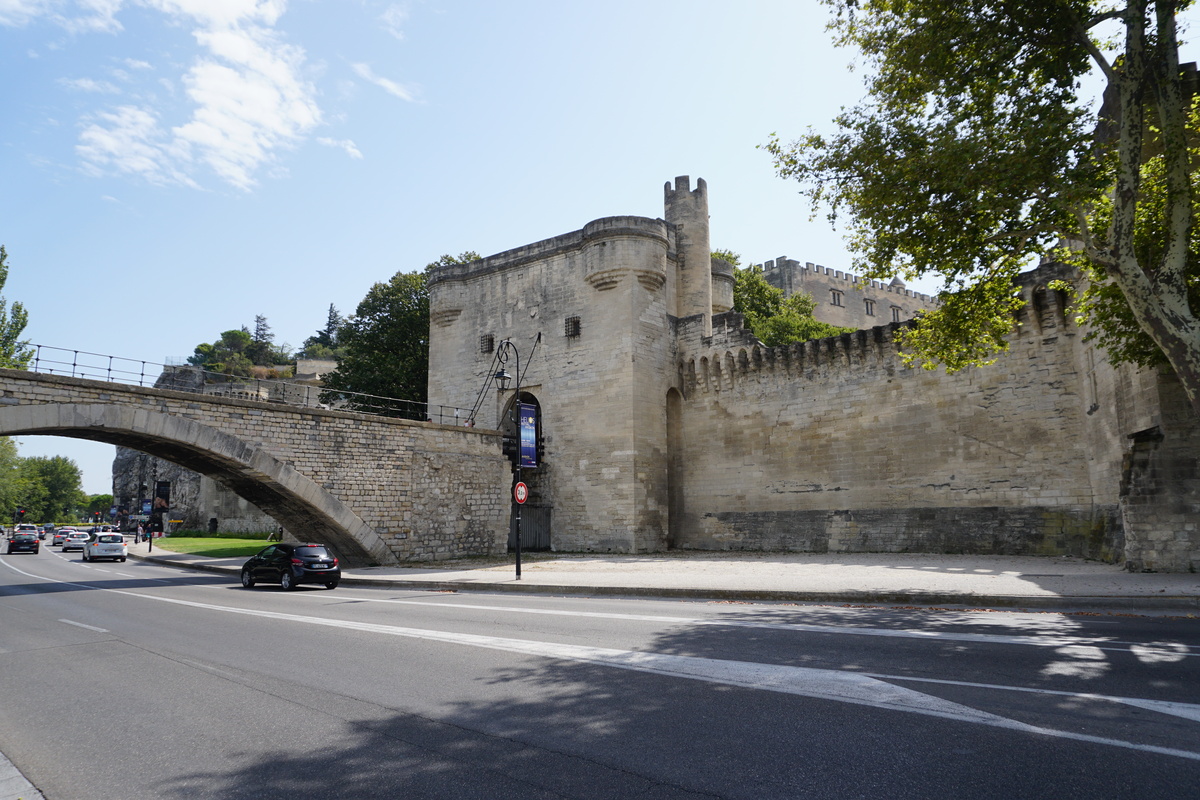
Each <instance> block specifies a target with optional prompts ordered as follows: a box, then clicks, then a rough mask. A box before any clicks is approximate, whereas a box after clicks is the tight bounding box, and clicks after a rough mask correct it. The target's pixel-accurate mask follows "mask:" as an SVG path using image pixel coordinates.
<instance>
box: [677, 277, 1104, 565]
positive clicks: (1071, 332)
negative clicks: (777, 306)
mask: <svg viewBox="0 0 1200 800" xmlns="http://www.w3.org/2000/svg"><path fill="white" fill-rule="evenodd" d="M1035 313H1036V312H1035ZM728 316H730V317H732V316H733V315H728ZM737 322H738V321H737V320H736V318H732V319H728V320H722V323H723V329H722V330H721V331H720V332H714V336H713V337H712V339H711V340H704V339H702V338H698V337H695V336H694V335H692V336H689V335H688V332H687V330H686V329H683V330H682V331H681V333H682V334H683V337H684V340H683V341H682V342H681V345H680V347H681V356H682V358H681V362H680V363H681V367H680V371H681V378H682V387H683V391H682V396H683V401H682V404H681V420H680V425H681V428H682V434H681V436H680V437H679V438H680V441H681V443H682V448H683V452H682V454H681V456H680V459H679V463H680V465H681V472H680V475H679V481H678V483H679V486H678V487H675V488H673V491H677V492H679V493H680V497H679V498H678V500H677V504H678V505H679V507H680V508H681V511H682V515H683V519H682V521H681V524H680V525H679V527H678V529H679V531H680V532H681V539H680V540H679V541H678V543H677V544H678V545H679V546H681V547H690V548H698V549H721V550H801V551H810V552H864V551H877V552H878V551H882V552H905V551H911V552H965V553H1021V554H1065V553H1074V554H1078V555H1087V556H1090V557H1098V558H1107V559H1110V560H1112V559H1116V558H1119V557H1120V555H1121V552H1122V547H1123V541H1122V539H1121V525H1120V521H1119V509H1118V496H1117V486H1116V480H1115V478H1116V476H1115V475H1113V474H1112V473H1111V471H1110V472H1102V473H1101V474H1093V468H1092V463H1091V461H1092V454H1091V452H1090V447H1091V444H1092V442H1093V439H1094V436H1095V432H1094V431H1093V430H1092V426H1091V425H1090V424H1089V422H1090V419H1091V417H1089V415H1088V414H1087V408H1088V406H1087V405H1086V404H1085V401H1084V395H1083V393H1082V391H1081V377H1082V376H1081V374H1080V372H1079V369H1078V366H1077V361H1078V354H1077V344H1078V339H1079V338H1080V335H1079V332H1078V331H1077V330H1076V329H1075V328H1074V326H1073V325H1072V324H1071V323H1070V322H1069V321H1068V320H1067V319H1066V318H1065V315H1064V314H1063V310H1062V307H1061V303H1059V302H1058V299H1057V298H1056V297H1049V298H1048V305H1047V307H1046V308H1045V309H1044V310H1043V313H1041V314H1040V316H1039V317H1038V321H1037V323H1036V324H1033V322H1032V321H1031V320H1028V319H1023V320H1022V324H1021V326H1020V328H1019V329H1018V332H1017V333H1015V334H1014V336H1013V338H1012V340H1011V350H1010V352H1009V353H1008V354H1007V355H1005V356H1003V357H1002V358H1001V359H1000V360H999V362H998V363H997V364H995V365H993V366H989V367H981V368H976V369H969V370H963V371H961V372H959V373H956V374H953V375H948V374H946V373H945V371H944V370H942V369H938V370H933V371H930V370H923V369H920V368H908V367H905V366H904V365H903V363H902V362H901V360H900V359H899V357H898V352H897V348H896V345H895V342H894V336H895V331H896V326H894V325H892V326H882V327H877V328H873V329H869V330H861V331H857V332H855V333H853V334H846V335H844V336H841V337H837V338H832V339H824V340H819V341H814V342H807V343H804V344H800V345H792V346H789V347H780V348H773V349H769V348H765V347H762V346H761V345H758V344H756V343H754V341H753V338H752V337H750V336H749V335H748V334H746V333H745V332H744V331H742V330H740V329H739V326H738V325H737ZM1118 463H1119V462H1118ZM1097 481H1098V482H1099V483H1100V485H1099V486H1097V485H1095V482H1097Z"/></svg>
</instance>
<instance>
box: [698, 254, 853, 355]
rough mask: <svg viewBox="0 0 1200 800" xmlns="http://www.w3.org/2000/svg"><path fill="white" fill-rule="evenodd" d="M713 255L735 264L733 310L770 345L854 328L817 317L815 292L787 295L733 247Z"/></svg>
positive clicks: (822, 336)
mask: <svg viewBox="0 0 1200 800" xmlns="http://www.w3.org/2000/svg"><path fill="white" fill-rule="evenodd" d="M713 255H714V256H716V257H717V258H720V259H722V260H723V261H726V262H728V263H729V264H730V265H731V266H733V268H734V269H733V309H734V310H735V311H737V312H739V313H740V314H741V315H742V316H743V317H745V319H746V326H747V327H749V328H750V332H751V333H753V334H754V335H755V336H756V337H758V339H759V340H760V341H762V343H763V344H765V345H767V346H768V347H777V346H779V345H785V344H792V343H794V342H807V341H808V340H809V339H821V338H824V337H826V336H837V335H838V334H840V333H846V332H848V331H851V330H853V328H842V327H839V326H837V325H830V324H828V323H825V322H819V321H817V320H816V319H813V311H815V310H816V308H817V303H816V301H815V300H813V298H812V295H809V294H805V293H797V294H794V295H792V296H791V297H785V296H784V293H783V290H782V289H779V288H776V287H774V286H772V285H771V284H769V283H767V279H766V277H765V276H764V275H763V271H762V267H760V266H758V265H751V266H749V267H746V268H744V269H743V268H742V267H740V266H739V265H740V264H741V262H742V258H741V256H739V255H738V254H737V253H734V252H733V251H731V250H714V251H713Z"/></svg>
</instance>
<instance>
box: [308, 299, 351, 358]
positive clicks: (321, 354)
mask: <svg viewBox="0 0 1200 800" xmlns="http://www.w3.org/2000/svg"><path fill="white" fill-rule="evenodd" d="M345 324H346V320H345V319H343V318H342V315H341V314H339V313H338V310H337V306H335V305H334V304H333V303H330V304H329V313H328V315H327V316H326V318H325V327H324V328H323V329H322V330H319V331H317V332H316V334H315V335H313V336H310V337H308V338H307V339H305V340H304V345H303V346H302V347H301V349H300V353H301V355H302V356H304V357H306V358H339V357H341V349H340V348H339V347H338V333H339V331H341V329H342V326H343V325H345Z"/></svg>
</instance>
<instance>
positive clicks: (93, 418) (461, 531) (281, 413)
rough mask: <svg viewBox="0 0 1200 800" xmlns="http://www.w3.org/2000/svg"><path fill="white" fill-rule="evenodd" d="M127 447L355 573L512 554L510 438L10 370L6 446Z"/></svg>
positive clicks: (3, 423)
mask: <svg viewBox="0 0 1200 800" xmlns="http://www.w3.org/2000/svg"><path fill="white" fill-rule="evenodd" d="M37 434H45V435H53V436H67V437H72V438H80V439H90V440H94V441H101V442H107V443H110V444H116V445H122V446H125V447H130V448H133V449H136V450H140V451H142V452H145V453H149V454H151V455H154V456H157V457H159V458H164V459H166V460H168V461H172V462H174V463H177V464H180V465H181V466H184V467H186V468H188V469H191V470H193V471H195V472H199V473H201V474H204V475H208V476H209V477H211V478H213V479H214V480H216V481H217V482H219V483H221V484H223V485H225V486H226V487H228V488H229V489H231V490H232V491H234V492H235V493H237V494H238V495H240V496H241V497H244V498H245V499H246V500H248V501H250V502H251V503H254V505H256V506H258V507H259V508H260V509H262V510H263V511H265V512H266V513H268V514H270V515H271V516H272V517H274V518H275V519H276V520H277V521H278V522H279V523H280V524H281V525H282V526H283V527H284V528H285V530H286V531H287V532H288V533H289V534H290V535H292V536H294V537H296V538H299V539H309V540H322V541H327V542H329V543H331V544H333V545H334V546H335V547H337V548H338V549H339V550H340V551H341V552H342V554H343V555H344V556H346V557H347V560H349V561H351V562H353V563H359V564H362V563H380V564H388V563H399V562H404V561H430V560H438V559H444V558H450V557H454V556H460V555H484V554H495V553H501V552H504V550H505V548H506V546H507V537H508V507H509V506H508V490H509V486H510V483H511V480H512V478H511V472H510V468H509V464H508V461H507V460H506V459H505V458H504V456H503V455H502V454H501V450H500V433H499V431H492V430H486V429H477V428H467V427H463V426H452V425H441V424H437V423H431V422H416V421H412V420H405V419H395V418H388V417H379V416H371V415H367V414H361V413H355V412H350V411H340V410H334V409H323V408H302V407H297V406H287V405H281V404H277V403H268V402H261V401H255V400H246V399H237V398H228V397H212V396H208V395H198V394H193V393H189V392H182V391H176V390H172V389H156V388H149V387H140V386H130V385H126V384H119V383H112V382H108V381H98V380H91V379H87V378H73V377H66V376H61V375H46V374H39V373H31V372H25V371H21V370H8V369H0V435H4V436H13V435H37Z"/></svg>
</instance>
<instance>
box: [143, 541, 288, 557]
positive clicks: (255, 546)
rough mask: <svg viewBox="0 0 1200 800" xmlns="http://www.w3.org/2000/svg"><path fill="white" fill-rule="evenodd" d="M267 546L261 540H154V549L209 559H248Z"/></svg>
mask: <svg viewBox="0 0 1200 800" xmlns="http://www.w3.org/2000/svg"><path fill="white" fill-rule="evenodd" d="M266 546H267V543H266V542H265V541H264V540H262V539H235V538H225V537H219V538H218V537H212V536H205V537H199V536H196V537H192V536H167V537H164V538H162V539H155V540H154V547H156V548H158V547H161V548H162V549H163V550H171V551H173V552H176V553H191V554H192V555H197V556H207V557H209V558H242V557H245V558H249V557H250V556H252V555H254V554H255V553H257V552H258V551H259V550H262V549H263V548H264V547H266Z"/></svg>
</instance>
